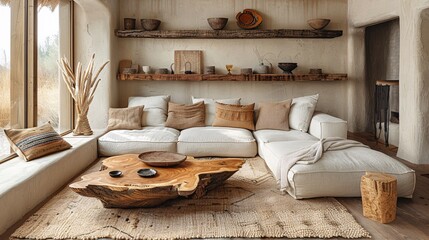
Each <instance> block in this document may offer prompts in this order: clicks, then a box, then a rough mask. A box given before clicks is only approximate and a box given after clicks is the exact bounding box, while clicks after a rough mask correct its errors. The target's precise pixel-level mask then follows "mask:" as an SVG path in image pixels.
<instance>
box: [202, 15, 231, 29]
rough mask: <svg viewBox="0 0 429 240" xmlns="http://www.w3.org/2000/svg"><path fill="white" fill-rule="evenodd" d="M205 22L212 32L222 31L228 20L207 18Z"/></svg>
mask: <svg viewBox="0 0 429 240" xmlns="http://www.w3.org/2000/svg"><path fill="white" fill-rule="evenodd" d="M207 22H208V23H209V25H210V27H211V28H212V29H213V30H222V29H223V28H224V27H225V26H226V24H227V23H228V18H221V17H219V18H207Z"/></svg>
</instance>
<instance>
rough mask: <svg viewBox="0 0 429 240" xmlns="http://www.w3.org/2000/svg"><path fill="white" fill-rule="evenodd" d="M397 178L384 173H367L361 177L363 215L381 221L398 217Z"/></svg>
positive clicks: (387, 221)
mask: <svg viewBox="0 0 429 240" xmlns="http://www.w3.org/2000/svg"><path fill="white" fill-rule="evenodd" d="M396 185H397V182H396V178H395V177H394V176H391V175H388V174H383V173H366V174H365V175H364V176H362V178H361V193H362V208H363V215H364V216H365V217H367V218H370V219H372V220H375V221H378V222H380V223H389V222H392V221H393V220H395V219H396V201H397V192H396Z"/></svg>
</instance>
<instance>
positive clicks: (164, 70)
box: [155, 68, 168, 74]
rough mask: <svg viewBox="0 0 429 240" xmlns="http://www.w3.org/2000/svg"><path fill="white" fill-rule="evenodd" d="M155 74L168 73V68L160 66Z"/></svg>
mask: <svg viewBox="0 0 429 240" xmlns="http://www.w3.org/2000/svg"><path fill="white" fill-rule="evenodd" d="M155 74H168V69H167V68H158V69H156V70H155Z"/></svg>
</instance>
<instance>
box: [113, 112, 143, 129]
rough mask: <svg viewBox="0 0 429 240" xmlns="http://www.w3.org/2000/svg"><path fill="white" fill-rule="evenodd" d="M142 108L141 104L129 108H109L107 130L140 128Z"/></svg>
mask: <svg viewBox="0 0 429 240" xmlns="http://www.w3.org/2000/svg"><path fill="white" fill-rule="evenodd" d="M143 108H144V107H143V106H137V107H129V108H110V109H109V122H108V124H107V130H109V131H110V130H114V129H125V130H137V129H141V128H142V114H143Z"/></svg>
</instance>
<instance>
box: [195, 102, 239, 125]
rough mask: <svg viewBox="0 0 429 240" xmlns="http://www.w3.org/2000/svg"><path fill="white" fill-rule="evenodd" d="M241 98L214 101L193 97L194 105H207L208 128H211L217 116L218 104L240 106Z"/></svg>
mask: <svg viewBox="0 0 429 240" xmlns="http://www.w3.org/2000/svg"><path fill="white" fill-rule="evenodd" d="M240 99H241V98H230V99H213V98H196V97H193V96H192V103H197V102H204V105H206V126H211V125H212V124H213V121H214V119H215V115H216V104H215V103H216V102H220V103H226V104H240Z"/></svg>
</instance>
